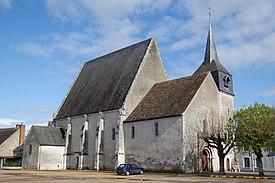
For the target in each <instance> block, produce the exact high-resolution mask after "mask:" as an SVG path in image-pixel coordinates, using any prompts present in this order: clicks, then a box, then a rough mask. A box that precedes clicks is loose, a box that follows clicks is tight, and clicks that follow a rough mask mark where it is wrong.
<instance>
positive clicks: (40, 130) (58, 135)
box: [31, 126, 65, 146]
mask: <svg viewBox="0 0 275 183" xmlns="http://www.w3.org/2000/svg"><path fill="white" fill-rule="evenodd" d="M31 129H32V130H33V133H34V134H35V136H36V139H37V142H38V144H40V145H56V146H65V139H64V134H63V133H64V132H63V131H62V128H59V127H48V126H32V128H31Z"/></svg>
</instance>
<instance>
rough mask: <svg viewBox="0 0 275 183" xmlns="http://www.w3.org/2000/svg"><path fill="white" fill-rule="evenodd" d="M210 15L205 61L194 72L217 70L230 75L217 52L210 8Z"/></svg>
mask: <svg viewBox="0 0 275 183" xmlns="http://www.w3.org/2000/svg"><path fill="white" fill-rule="evenodd" d="M208 15H209V29H208V35H207V41H206V48H205V55H204V61H203V63H202V64H201V65H200V67H199V68H198V69H197V70H196V71H195V72H194V74H197V73H201V72H207V71H217V70H218V71H222V72H224V73H227V74H230V73H229V72H228V71H227V70H226V69H225V68H224V66H223V65H222V64H221V63H220V62H219V58H218V53H217V50H216V46H215V42H214V37H213V33H212V26H211V11H210V8H209V12H208Z"/></svg>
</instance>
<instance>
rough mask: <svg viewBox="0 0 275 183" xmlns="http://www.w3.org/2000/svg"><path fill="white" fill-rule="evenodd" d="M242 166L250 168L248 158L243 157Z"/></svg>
mask: <svg viewBox="0 0 275 183" xmlns="http://www.w3.org/2000/svg"><path fill="white" fill-rule="evenodd" d="M243 160H244V168H250V158H244V159H243Z"/></svg>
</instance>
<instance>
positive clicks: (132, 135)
mask: <svg viewBox="0 0 275 183" xmlns="http://www.w3.org/2000/svg"><path fill="white" fill-rule="evenodd" d="M131 137H132V139H134V138H135V126H132V134H131Z"/></svg>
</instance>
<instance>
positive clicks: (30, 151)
mask: <svg viewBox="0 0 275 183" xmlns="http://www.w3.org/2000/svg"><path fill="white" fill-rule="evenodd" d="M29 153H30V155H31V154H32V145H30V151H29Z"/></svg>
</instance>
